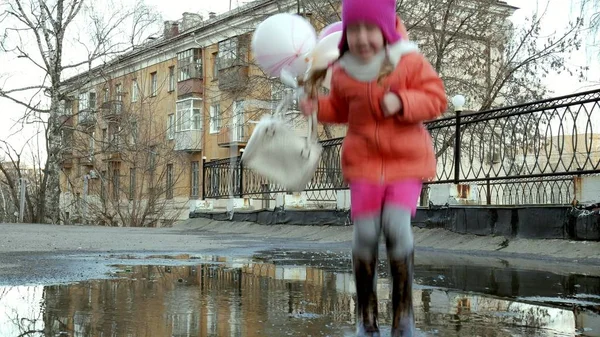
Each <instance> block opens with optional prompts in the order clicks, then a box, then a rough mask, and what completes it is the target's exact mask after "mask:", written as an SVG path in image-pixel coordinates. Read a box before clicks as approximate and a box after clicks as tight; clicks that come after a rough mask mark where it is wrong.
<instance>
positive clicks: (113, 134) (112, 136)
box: [108, 123, 121, 151]
mask: <svg viewBox="0 0 600 337" xmlns="http://www.w3.org/2000/svg"><path fill="white" fill-rule="evenodd" d="M120 133H121V127H120V126H119V125H118V124H116V123H110V124H108V147H109V148H110V150H112V151H117V150H119V149H120V146H121V137H120Z"/></svg>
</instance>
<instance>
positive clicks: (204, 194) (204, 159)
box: [202, 156, 206, 200]
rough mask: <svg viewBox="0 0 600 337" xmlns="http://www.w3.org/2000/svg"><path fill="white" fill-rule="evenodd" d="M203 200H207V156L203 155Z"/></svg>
mask: <svg viewBox="0 0 600 337" xmlns="http://www.w3.org/2000/svg"><path fill="white" fill-rule="evenodd" d="M202 200H206V157H205V156H202Z"/></svg>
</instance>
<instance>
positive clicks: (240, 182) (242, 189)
mask: <svg viewBox="0 0 600 337" xmlns="http://www.w3.org/2000/svg"><path fill="white" fill-rule="evenodd" d="M242 153H244V151H243V149H242ZM238 161H239V163H240V165H239V167H240V174H239V175H240V176H239V178H238V179H239V184H240V198H242V197H244V164H243V163H242V156H239V157H238Z"/></svg>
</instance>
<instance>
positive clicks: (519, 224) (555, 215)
mask: <svg viewBox="0 0 600 337" xmlns="http://www.w3.org/2000/svg"><path fill="white" fill-rule="evenodd" d="M190 217H191V218H208V219H213V220H220V221H228V220H229V215H228V214H227V213H226V212H218V211H213V212H210V211H205V212H201V211H200V212H199V211H196V212H191V213H190ZM233 221H239V222H255V223H258V224H262V225H297V226H348V225H351V224H352V222H351V219H350V214H349V212H348V211H343V210H289V209H276V210H261V211H236V212H234V215H233ZM413 226H416V227H421V228H443V229H446V230H448V231H452V232H455V233H459V234H474V235H481V236H504V237H507V238H523V239H564V240H588V241H600V211H598V210H596V211H587V210H578V209H574V208H571V207H567V206H555V207H553V206H540V207H470V206H464V207H436V208H420V209H418V210H417V214H416V216H415V218H414V219H413Z"/></svg>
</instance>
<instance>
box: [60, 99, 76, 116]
mask: <svg viewBox="0 0 600 337" xmlns="http://www.w3.org/2000/svg"><path fill="white" fill-rule="evenodd" d="M58 113H59V114H60V115H61V116H71V115H72V114H73V102H71V101H69V100H65V101H60V103H59V106H58Z"/></svg>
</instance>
